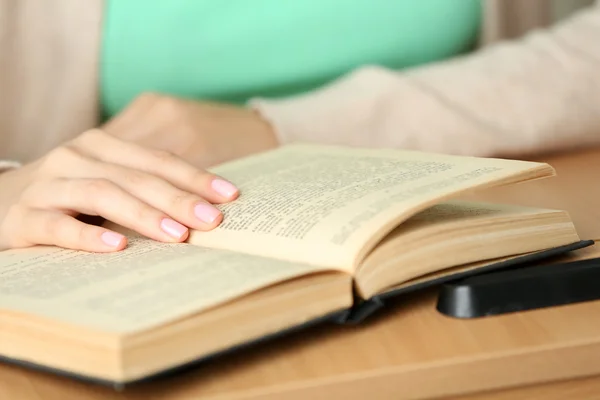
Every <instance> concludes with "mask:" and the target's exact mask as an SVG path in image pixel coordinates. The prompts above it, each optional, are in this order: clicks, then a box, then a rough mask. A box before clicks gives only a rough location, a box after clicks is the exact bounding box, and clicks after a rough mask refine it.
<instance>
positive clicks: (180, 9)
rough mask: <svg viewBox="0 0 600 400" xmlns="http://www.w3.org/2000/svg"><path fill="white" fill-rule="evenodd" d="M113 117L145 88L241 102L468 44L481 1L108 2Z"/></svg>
mask: <svg viewBox="0 0 600 400" xmlns="http://www.w3.org/2000/svg"><path fill="white" fill-rule="evenodd" d="M105 1H106V10H105V14H104V32H103V35H104V37H103V45H102V54H101V65H100V67H101V82H100V85H101V86H100V89H101V101H102V105H103V107H104V110H105V114H106V116H111V115H114V114H115V113H117V112H119V111H120V110H121V109H122V108H123V107H124V106H125V105H127V103H128V102H129V101H131V100H132V99H133V98H134V97H136V96H137V95H138V94H139V93H141V92H144V91H149V90H151V91H158V92H162V93H166V94H172V95H176V96H183V97H188V98H194V99H199V100H201V99H208V100H216V101H229V102H236V103H242V102H245V101H246V100H248V99H249V98H251V97H254V96H288V95H294V94H297V93H301V92H304V91H307V90H311V89H314V88H317V87H319V86H321V85H323V84H325V83H327V82H329V81H331V80H333V79H336V78H338V77H340V76H341V75H343V74H346V73H348V72H349V71H351V70H353V69H355V68H356V67H359V66H361V65H364V64H378V65H381V66H385V67H388V68H394V69H401V68H406V67H409V66H415V65H419V64H423V63H427V62H432V61H436V60H440V59H444V58H448V57H451V56H454V55H457V54H459V53H462V52H465V51H467V50H469V49H470V48H471V47H472V46H473V44H474V43H475V40H476V38H477V34H478V30H479V27H480V20H481V4H480V0H451V1H450V0H228V1H223V0H221V1H219V0H150V1H149V0H105Z"/></svg>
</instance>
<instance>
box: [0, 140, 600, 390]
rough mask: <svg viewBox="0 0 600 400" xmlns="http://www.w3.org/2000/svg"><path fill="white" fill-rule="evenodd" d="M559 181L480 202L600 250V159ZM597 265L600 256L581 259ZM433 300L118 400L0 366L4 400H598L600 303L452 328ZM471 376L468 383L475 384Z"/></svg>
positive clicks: (563, 167) (585, 158)
mask: <svg viewBox="0 0 600 400" xmlns="http://www.w3.org/2000/svg"><path fill="white" fill-rule="evenodd" d="M545 160H547V161H549V162H551V163H552V164H553V165H554V166H555V167H556V168H557V171H558V174H559V176H558V177H557V178H553V179H550V180H544V181H538V182H533V183H528V184H524V185H521V186H520V187H518V188H504V189H495V190H493V191H489V192H487V193H484V194H481V195H478V197H479V198H484V199H488V200H494V201H507V202H517V203H521V204H531V205H537V206H540V205H541V206H547V207H556V208H563V209H567V210H568V211H569V212H570V213H571V215H572V216H573V218H574V220H575V222H576V225H577V227H578V230H579V232H580V234H581V235H582V237H584V238H592V239H600V210H599V208H598V207H596V204H597V203H598V202H599V201H600V149H599V150H593V151H586V152H580V153H577V154H571V155H561V156H553V157H550V158H546V159H545ZM584 256H586V257H595V256H600V245H597V246H594V247H592V248H589V249H587V250H586V251H584ZM434 305H435V293H422V294H419V295H416V296H411V297H410V298H407V299H405V300H404V302H403V303H402V302H399V303H398V304H397V305H395V306H394V307H393V308H391V309H390V310H389V312H387V313H385V315H383V314H382V315H380V316H378V317H376V318H373V319H372V320H370V321H368V322H369V323H368V324H366V325H364V326H361V327H356V328H354V327H352V328H343V327H331V326H327V327H320V328H317V329H313V330H310V331H307V332H303V333H300V334H297V335H295V336H293V337H290V338H287V339H285V340H280V341H277V342H273V343H271V344H268V345H264V346H259V347H255V348H254V349H252V350H247V351H244V352H241V353H238V354H236V355H234V356H229V357H226V358H223V359H221V360H218V361H216V362H213V363H211V364H206V365H205V366H203V367H201V368H198V369H196V370H194V371H192V372H190V373H187V374H185V375H181V376H178V377H176V378H174V379H170V380H168V381H161V382H158V383H154V384H149V385H144V386H140V387H138V388H135V389H134V390H131V391H126V392H124V393H118V392H114V391H111V390H110V389H105V388H99V387H96V386H93V385H86V384H82V383H79V382H74V381H71V380H68V379H64V378H59V377H54V376H51V375H47V374H44V373H39V372H33V371H29V370H25V369H21V368H17V367H12V366H4V365H1V366H0V399H2V400H4V399H11V400H12V399H15V400H17V399H19V400H29V399H35V400H38V399H44V400H66V399H81V400H92V399H110V400H116V399H121V400H126V399H144V400H153V399H171V400H175V399H210V400H223V399H237V400H241V399H244V400H249V399H252V400H258V399H260V400H274V399H286V400H295V399H311V400H319V399H338V398H339V399H345V400H350V399H365V398H371V399H377V400H385V399H394V400H398V399H404V398H407V399H409V398H410V399H417V398H419V399H423V398H434V397H442V396H446V397H448V396H454V397H452V398H453V399H458V398H463V399H471V400H475V399H483V398H485V399H492V400H498V399H511V400H513V399H520V398H527V399H538V398H539V399H544V400H548V399H581V398H586V399H587V398H590V397H589V396H590V394H591V393H596V394H598V393H600V378H594V377H593V376H594V375H597V374H600V322H598V320H599V319H600V302H588V303H581V304H577V305H570V306H564V307H556V308H550V309H545V310H536V311H530V312H523V313H517V314H511V315H505V316H498V317H492V318H484V319H479V320H472V321H464V320H455V319H451V318H447V317H444V316H442V315H441V314H439V313H437V312H436V311H435V309H434ZM469 374H470V375H469Z"/></svg>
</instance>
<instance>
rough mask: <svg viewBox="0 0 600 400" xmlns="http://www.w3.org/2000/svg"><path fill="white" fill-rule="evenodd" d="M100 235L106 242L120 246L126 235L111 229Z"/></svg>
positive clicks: (112, 245) (113, 245) (108, 244)
mask: <svg viewBox="0 0 600 400" xmlns="http://www.w3.org/2000/svg"><path fill="white" fill-rule="evenodd" d="M100 237H101V238H102V241H103V242H104V244H106V245H107V246H110V247H119V245H120V244H121V242H122V241H123V239H125V236H123V235H121V234H119V233H115V232H110V231H106V232H104V233H103V234H102V235H101V236H100Z"/></svg>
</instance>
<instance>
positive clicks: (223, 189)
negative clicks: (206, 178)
mask: <svg viewBox="0 0 600 400" xmlns="http://www.w3.org/2000/svg"><path fill="white" fill-rule="evenodd" d="M212 188H213V189H215V191H216V192H217V193H219V194H220V195H221V196H223V197H233V196H235V194H236V193H237V192H238V188H236V187H235V186H233V185H232V184H231V183H229V182H227V181H224V180H223V179H215V180H213V181H212Z"/></svg>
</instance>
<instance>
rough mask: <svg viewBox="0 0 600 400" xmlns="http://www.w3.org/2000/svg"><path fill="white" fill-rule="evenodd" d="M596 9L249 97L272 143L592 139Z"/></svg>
mask: <svg viewBox="0 0 600 400" xmlns="http://www.w3.org/2000/svg"><path fill="white" fill-rule="evenodd" d="M599 71H600V7H598V6H594V7H590V8H589V9H586V10H583V11H581V12H579V13H578V14H576V15H574V16H572V17H571V18H569V19H568V20H565V21H563V22H561V23H559V24H557V25H555V26H553V27H551V28H547V29H544V30H537V31H533V32H531V33H530V34H528V35H527V36H524V37H522V38H520V39H516V40H514V41H506V42H500V43H497V44H495V45H490V46H489V47H487V48H484V49H482V50H480V51H478V52H475V53H472V54H470V55H466V56H462V57H457V58H454V59H451V60H447V61H444V62H440V63H434V64H431V65H428V66H424V67H417V68H414V69H410V70H405V71H393V70H389V69H385V68H381V67H377V66H366V67H363V68H360V69H358V70H356V71H354V72H353V73H351V74H349V75H347V76H344V77H342V78H341V79H339V80H337V81H335V82H333V83H331V84H330V85H328V86H326V87H323V88H321V89H318V90H316V91H313V92H309V93H307V94H304V95H300V96H297V97H290V98H283V99H264V98H256V99H253V100H252V101H251V102H250V103H249V106H250V107H253V108H254V109H256V110H257V111H258V112H259V113H261V114H262V115H263V117H264V118H265V119H267V120H268V121H269V122H270V123H271V124H272V126H273V127H274V129H275V131H276V134H277V136H278V138H279V141H280V142H281V143H289V142H295V141H309V142H318V143H325V144H344V145H357V146H368V147H377V146H382V147H397V148H405V149H415V150H422V151H431V152H442V153H451V154H465V155H478V156H505V155H514V154H518V153H526V152H540V151H550V150H558V149H561V150H563V149H566V148H570V147H580V146H586V145H590V144H597V143H600V73H598V72H599Z"/></svg>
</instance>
